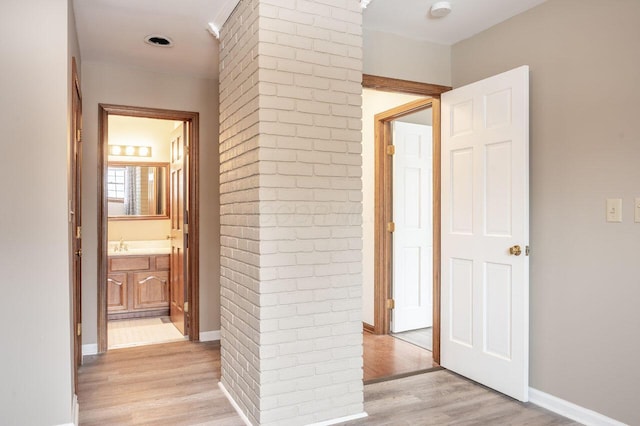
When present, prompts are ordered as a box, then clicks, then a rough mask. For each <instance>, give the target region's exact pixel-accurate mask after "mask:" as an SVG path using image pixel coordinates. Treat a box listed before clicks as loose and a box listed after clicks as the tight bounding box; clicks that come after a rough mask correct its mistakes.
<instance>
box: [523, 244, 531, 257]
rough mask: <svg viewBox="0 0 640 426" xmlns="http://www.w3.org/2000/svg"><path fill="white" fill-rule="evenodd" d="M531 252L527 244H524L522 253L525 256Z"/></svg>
mask: <svg viewBox="0 0 640 426" xmlns="http://www.w3.org/2000/svg"><path fill="white" fill-rule="evenodd" d="M530 252H531V250H530V249H529V246H525V247H524V255H525V256H529V253H530Z"/></svg>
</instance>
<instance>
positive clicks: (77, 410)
mask: <svg viewBox="0 0 640 426" xmlns="http://www.w3.org/2000/svg"><path fill="white" fill-rule="evenodd" d="M79 424H80V405H78V395H76V394H73V425H74V426H78V425H79Z"/></svg>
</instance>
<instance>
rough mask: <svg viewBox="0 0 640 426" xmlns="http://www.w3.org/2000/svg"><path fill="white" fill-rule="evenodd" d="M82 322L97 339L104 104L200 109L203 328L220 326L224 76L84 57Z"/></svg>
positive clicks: (90, 339) (88, 339)
mask: <svg viewBox="0 0 640 426" xmlns="http://www.w3.org/2000/svg"><path fill="white" fill-rule="evenodd" d="M82 71H83V73H82V90H83V104H84V105H83V107H84V110H83V121H84V130H83V135H84V138H85V140H84V147H83V149H84V151H83V168H82V173H83V176H82V178H83V183H82V185H83V192H82V206H83V213H82V214H83V236H84V239H83V252H84V253H85V256H84V257H83V259H82V260H83V262H82V328H83V334H84V341H83V343H84V344H91V343H96V342H97V306H98V305H97V303H98V302H97V274H98V273H97V256H98V254H97V253H98V251H97V250H98V240H97V235H98V229H97V214H98V213H97V212H98V210H97V209H98V196H97V186H98V170H97V164H98V148H97V147H98V104H99V103H109V104H120V105H130V106H140V107H150V108H164V109H175V110H183V111H195V112H199V113H200V332H201V333H202V332H207V331H214V330H220V278H219V277H220V219H219V216H220V207H219V184H218V182H219V176H218V175H219V173H218V170H219V162H218V82H217V81H215V80H208V79H202V78H195V77H193V78H192V77H184V76H173V75H168V74H159V73H154V72H151V71H147V70H143V69H140V68H135V67H128V66H123V65H116V64H104V63H99V62H90V61H86V60H85V61H84V62H83V64H82Z"/></svg>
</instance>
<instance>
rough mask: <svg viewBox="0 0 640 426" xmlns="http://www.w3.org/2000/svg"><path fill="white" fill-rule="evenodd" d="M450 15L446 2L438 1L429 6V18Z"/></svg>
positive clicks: (449, 5)
mask: <svg viewBox="0 0 640 426" xmlns="http://www.w3.org/2000/svg"><path fill="white" fill-rule="evenodd" d="M449 13H451V3H449V2H448V1H439V2H436V3H434V4H433V6H431V16H433V17H434V18H442V17H445V16H447V15H448V14H449Z"/></svg>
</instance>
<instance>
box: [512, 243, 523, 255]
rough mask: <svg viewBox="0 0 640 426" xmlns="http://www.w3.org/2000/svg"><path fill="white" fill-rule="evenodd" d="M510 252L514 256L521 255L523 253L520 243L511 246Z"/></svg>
mask: <svg viewBox="0 0 640 426" xmlns="http://www.w3.org/2000/svg"><path fill="white" fill-rule="evenodd" d="M509 254H510V255H512V256H520V255H521V254H522V248H521V247H520V246H519V245H515V246H513V247H509Z"/></svg>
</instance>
